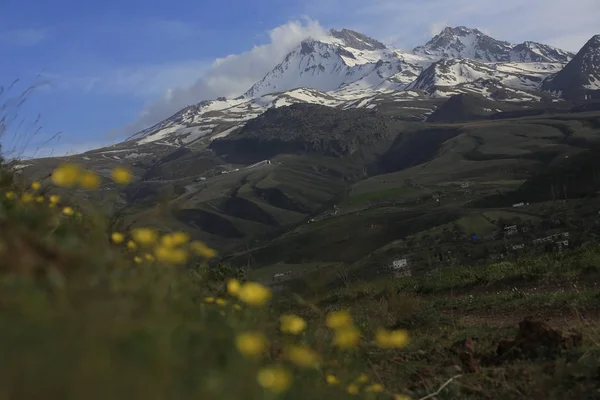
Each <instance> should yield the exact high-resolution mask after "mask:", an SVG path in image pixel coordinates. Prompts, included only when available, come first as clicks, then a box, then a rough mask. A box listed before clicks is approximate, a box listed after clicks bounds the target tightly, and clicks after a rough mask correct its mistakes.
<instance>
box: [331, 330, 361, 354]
mask: <svg viewBox="0 0 600 400" xmlns="http://www.w3.org/2000/svg"><path fill="white" fill-rule="evenodd" d="M359 340H360V332H359V331H358V329H356V328H355V327H353V326H348V327H344V328H340V329H338V330H336V331H335V335H334V338H333V344H334V345H335V346H337V347H339V348H340V349H351V348H353V347H356V346H357V345H358V341H359Z"/></svg>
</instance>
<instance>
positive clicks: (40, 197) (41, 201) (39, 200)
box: [35, 196, 45, 203]
mask: <svg viewBox="0 0 600 400" xmlns="http://www.w3.org/2000/svg"><path fill="white" fill-rule="evenodd" d="M44 200H45V198H44V196H36V198H35V201H36V202H37V203H43V202H44Z"/></svg>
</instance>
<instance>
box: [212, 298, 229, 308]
mask: <svg viewBox="0 0 600 400" xmlns="http://www.w3.org/2000/svg"><path fill="white" fill-rule="evenodd" d="M215 303H216V304H217V305H219V306H221V307H223V306H225V305H226V304H227V300H225V299H221V298H219V299H216V300H215Z"/></svg>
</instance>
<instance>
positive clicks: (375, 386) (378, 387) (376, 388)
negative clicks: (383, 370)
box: [365, 383, 383, 393]
mask: <svg viewBox="0 0 600 400" xmlns="http://www.w3.org/2000/svg"><path fill="white" fill-rule="evenodd" d="M365 391H366V392H373V393H381V392H383V385H382V384H380V383H372V384H370V385H369V386H367V387H366V388H365Z"/></svg>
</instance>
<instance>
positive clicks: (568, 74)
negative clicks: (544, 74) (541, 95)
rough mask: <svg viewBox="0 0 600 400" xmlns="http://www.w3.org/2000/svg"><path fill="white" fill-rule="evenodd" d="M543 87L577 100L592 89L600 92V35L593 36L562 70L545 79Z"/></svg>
mask: <svg viewBox="0 0 600 400" xmlns="http://www.w3.org/2000/svg"><path fill="white" fill-rule="evenodd" d="M542 88H543V89H544V90H548V91H554V92H560V93H561V94H562V96H563V97H564V98H567V99H575V100H577V99H581V98H585V97H586V96H587V95H589V94H590V92H591V91H596V93H598V92H600V35H595V36H592V38H591V39H590V40H588V41H587V43H586V44H585V45H584V46H583V47H582V48H581V50H579V52H578V53H577V55H575V57H574V58H573V59H572V60H571V61H570V62H569V63H568V64H567V65H566V66H565V67H564V68H563V69H562V70H561V71H560V72H558V73H557V74H555V75H553V76H551V77H549V78H548V79H546V80H545V81H544V83H543V85H542Z"/></svg>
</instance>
